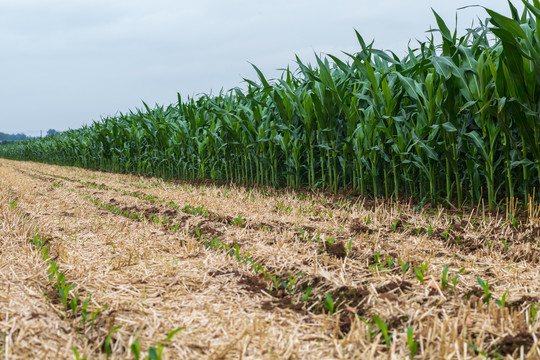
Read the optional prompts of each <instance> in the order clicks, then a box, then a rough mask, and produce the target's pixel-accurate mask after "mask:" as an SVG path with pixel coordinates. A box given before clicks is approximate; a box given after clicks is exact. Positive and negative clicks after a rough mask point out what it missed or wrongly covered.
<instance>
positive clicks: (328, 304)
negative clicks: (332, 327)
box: [323, 293, 335, 315]
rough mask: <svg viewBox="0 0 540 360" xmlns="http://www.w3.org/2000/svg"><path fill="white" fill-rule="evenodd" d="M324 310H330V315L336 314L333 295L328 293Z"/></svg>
mask: <svg viewBox="0 0 540 360" xmlns="http://www.w3.org/2000/svg"><path fill="white" fill-rule="evenodd" d="M323 305H324V308H325V309H326V310H328V313H329V314H330V315H333V314H334V306H335V304H334V299H332V295H330V293H326V301H325V302H324V304H323Z"/></svg>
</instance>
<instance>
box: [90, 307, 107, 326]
mask: <svg viewBox="0 0 540 360" xmlns="http://www.w3.org/2000/svg"><path fill="white" fill-rule="evenodd" d="M108 307H109V305H104V306H102V307H100V308H98V309H97V310H96V311H94V312H93V313H92V316H91V317H90V327H94V322H95V321H96V317H97V316H98V315H99V313H100V312H101V311H102V310H105V309H107V308H108Z"/></svg>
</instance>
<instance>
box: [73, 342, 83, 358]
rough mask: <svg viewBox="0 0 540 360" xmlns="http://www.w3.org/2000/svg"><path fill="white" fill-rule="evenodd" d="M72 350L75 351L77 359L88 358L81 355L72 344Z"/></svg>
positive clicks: (74, 354)
mask: <svg viewBox="0 0 540 360" xmlns="http://www.w3.org/2000/svg"><path fill="white" fill-rule="evenodd" d="M71 351H72V352H73V356H75V360H86V357H81V355H80V354H79V351H77V348H76V347H75V346H73V345H72V346H71Z"/></svg>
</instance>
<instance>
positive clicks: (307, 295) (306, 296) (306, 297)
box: [302, 286, 312, 302]
mask: <svg viewBox="0 0 540 360" xmlns="http://www.w3.org/2000/svg"><path fill="white" fill-rule="evenodd" d="M311 289H312V288H311V286H308V287H307V289H306V293H305V294H304V296H302V301H304V302H308V300H309V294H311Z"/></svg>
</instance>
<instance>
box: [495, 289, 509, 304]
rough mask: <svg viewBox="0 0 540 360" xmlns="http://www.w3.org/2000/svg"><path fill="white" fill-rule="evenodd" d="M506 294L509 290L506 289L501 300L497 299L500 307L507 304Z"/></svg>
mask: <svg viewBox="0 0 540 360" xmlns="http://www.w3.org/2000/svg"><path fill="white" fill-rule="evenodd" d="M506 295H508V290H506V291H505V292H504V294H503V296H502V298H501V300H497V301H496V302H495V303H496V304H497V305H499V306H500V307H505V306H506Z"/></svg>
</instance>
